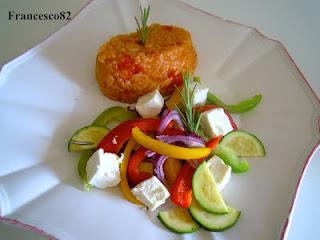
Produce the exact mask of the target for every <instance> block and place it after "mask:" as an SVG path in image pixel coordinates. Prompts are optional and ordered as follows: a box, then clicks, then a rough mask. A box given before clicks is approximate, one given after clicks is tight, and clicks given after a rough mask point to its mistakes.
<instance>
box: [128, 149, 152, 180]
mask: <svg viewBox="0 0 320 240" xmlns="http://www.w3.org/2000/svg"><path fill="white" fill-rule="evenodd" d="M146 151H147V149H146V148H144V147H140V148H139V149H138V150H137V151H136V152H135V153H134V154H133V155H132V156H131V158H130V160H129V163H128V169H127V175H128V178H129V181H130V182H131V183H132V184H133V185H134V186H135V185H137V184H138V183H140V182H142V181H144V180H146V179H148V178H150V177H151V176H152V175H151V174H150V173H146V172H141V171H140V170H139V165H140V163H141V162H142V161H143V160H144V159H145V158H146V154H145V152H146Z"/></svg>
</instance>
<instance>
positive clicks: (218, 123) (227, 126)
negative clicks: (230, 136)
mask: <svg viewBox="0 0 320 240" xmlns="http://www.w3.org/2000/svg"><path fill="white" fill-rule="evenodd" d="M200 123H201V126H202V128H203V129H204V131H205V133H206V134H207V135H208V136H209V137H211V138H213V137H217V136H219V135H222V136H224V135H226V134H227V133H229V132H231V131H232V130H233V127H232V125H231V123H230V120H229V118H228V116H227V114H226V113H225V112H224V110H223V108H214V109H212V110H208V111H205V112H203V113H201V120H200Z"/></svg>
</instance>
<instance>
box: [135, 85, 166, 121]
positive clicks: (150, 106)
mask: <svg viewBox="0 0 320 240" xmlns="http://www.w3.org/2000/svg"><path fill="white" fill-rule="evenodd" d="M163 105H164V100H163V97H162V96H161V94H160V92H159V90H158V89H156V90H154V91H152V92H149V93H147V94H145V95H143V96H141V97H140V98H139V99H138V101H137V103H136V110H137V111H138V113H139V114H140V115H141V116H142V117H144V118H148V117H154V116H156V115H158V114H159V113H160V112H161V109H162V108H163Z"/></svg>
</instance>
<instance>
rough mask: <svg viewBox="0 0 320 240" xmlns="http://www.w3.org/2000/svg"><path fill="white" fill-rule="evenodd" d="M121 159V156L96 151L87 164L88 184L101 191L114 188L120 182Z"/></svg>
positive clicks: (100, 150) (99, 150) (101, 150)
mask: <svg viewBox="0 0 320 240" xmlns="http://www.w3.org/2000/svg"><path fill="white" fill-rule="evenodd" d="M122 158H123V155H122V156H120V157H119V156H118V155H116V154H114V153H104V151H103V149H102V148H100V149H98V150H97V151H96V152H95V153H94V154H93V155H92V156H91V157H90V159H89V160H88V162H87V166H86V170H87V176H88V182H89V183H90V184H91V185H93V186H95V187H97V188H101V189H104V188H106V187H113V186H116V185H117V184H118V183H119V182H120V169H119V164H120V162H121V161H122Z"/></svg>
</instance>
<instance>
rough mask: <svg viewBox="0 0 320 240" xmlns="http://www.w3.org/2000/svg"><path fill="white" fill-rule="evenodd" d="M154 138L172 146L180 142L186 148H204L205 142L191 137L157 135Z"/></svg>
mask: <svg viewBox="0 0 320 240" xmlns="http://www.w3.org/2000/svg"><path fill="white" fill-rule="evenodd" d="M156 138H157V139H158V140H160V141H162V142H165V143H169V144H173V143H177V142H182V143H184V144H185V145H187V146H188V147H205V142H204V140H203V139H202V138H200V137H197V136H192V135H188V136H185V135H173V136H169V135H159V136H156Z"/></svg>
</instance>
